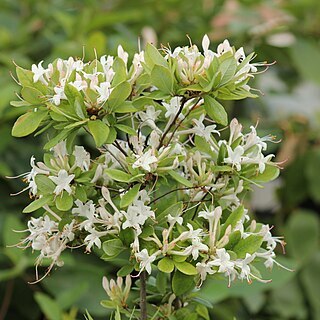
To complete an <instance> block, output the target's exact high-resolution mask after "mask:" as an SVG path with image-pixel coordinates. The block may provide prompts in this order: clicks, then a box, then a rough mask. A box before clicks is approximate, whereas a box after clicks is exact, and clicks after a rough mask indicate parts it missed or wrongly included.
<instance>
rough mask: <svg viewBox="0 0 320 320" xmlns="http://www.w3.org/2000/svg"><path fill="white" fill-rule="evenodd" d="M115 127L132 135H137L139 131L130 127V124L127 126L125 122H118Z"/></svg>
mask: <svg viewBox="0 0 320 320" xmlns="http://www.w3.org/2000/svg"><path fill="white" fill-rule="evenodd" d="M115 127H116V128H117V129H119V130H120V131H122V132H125V133H127V134H129V135H131V136H136V135H137V132H136V130H134V129H133V128H131V127H129V126H125V125H124V124H116V125H115Z"/></svg>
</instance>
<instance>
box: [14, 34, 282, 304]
mask: <svg viewBox="0 0 320 320" xmlns="http://www.w3.org/2000/svg"><path fill="white" fill-rule="evenodd" d="M209 45H210V42H209V39H208V37H207V36H205V37H204V38H203V41H202V48H203V53H202V52H200V51H199V49H198V48H197V47H196V46H195V45H191V46H190V47H182V48H180V47H178V48H176V49H174V50H170V49H166V48H165V49H164V50H163V51H164V53H165V55H162V54H161V52H159V51H158V50H157V49H156V48H154V47H153V46H152V45H147V47H146V50H145V51H144V52H140V53H137V54H136V55H135V56H134V58H133V60H132V63H131V64H129V62H128V61H129V60H128V54H127V53H126V52H124V50H123V49H122V47H121V46H120V47H119V48H118V55H117V57H112V56H103V57H102V58H101V59H100V60H94V61H92V62H90V63H83V61H81V60H74V59H73V58H69V59H68V60H61V59H58V60H56V61H55V62H54V63H52V64H49V65H48V67H47V68H44V67H42V63H39V64H38V66H36V65H33V66H32V70H31V71H29V70H24V69H21V68H19V67H18V69H17V74H18V78H19V81H20V83H21V85H22V86H23V89H22V98H23V101H20V102H15V103H14V104H15V105H17V106H20V105H24V106H27V105H28V106H30V111H29V112H27V113H26V114H24V115H22V116H21V118H20V119H19V120H18V121H17V122H16V124H15V125H14V128H13V134H14V135H16V136H24V135H27V134H30V133H32V132H33V131H35V130H37V128H38V127H42V129H40V130H41V131H44V130H52V131H51V132H53V133H57V134H55V135H54V136H53V138H52V139H51V140H49V142H48V143H47V144H46V146H45V149H50V150H51V151H50V152H49V153H46V154H45V156H44V161H43V162H37V163H35V159H34V158H33V157H32V159H31V167H32V169H31V172H29V173H27V174H24V175H23V177H24V178H25V181H26V182H27V183H28V186H27V187H26V189H28V190H29V193H30V195H31V196H32V197H33V198H34V201H33V202H32V203H31V204H30V205H29V206H27V207H26V208H25V209H24V212H27V213H29V212H33V211H36V210H38V211H39V212H41V214H42V216H41V217H40V218H38V219H35V218H31V220H30V222H29V224H28V230H29V232H30V235H29V236H28V237H27V239H25V241H24V243H25V244H26V245H27V246H31V247H32V249H33V250H36V251H40V255H39V259H38V264H40V263H41V260H42V259H43V258H44V257H46V258H50V259H51V260H52V264H51V266H53V265H61V258H60V254H61V252H62V251H63V250H65V249H67V248H72V247H79V246H84V247H85V250H86V251H87V252H90V251H92V250H94V248H99V249H102V250H101V251H103V252H104V253H103V255H102V256H101V258H102V259H104V260H110V259H114V258H115V257H116V256H117V255H119V254H123V253H124V252H127V253H129V256H130V259H129V260H128V265H127V266H126V268H125V270H126V272H125V273H126V274H123V272H122V275H123V276H125V275H127V274H131V273H132V272H134V270H135V271H136V272H137V273H138V274H140V273H141V272H143V271H144V270H145V271H146V272H147V273H148V274H151V273H153V272H156V270H157V272H161V273H165V274H166V273H174V276H173V281H180V280H179V279H182V278H181V277H185V276H188V277H190V278H192V279H194V282H192V283H193V284H194V285H193V287H194V286H195V285H198V286H200V285H201V284H202V282H203V281H205V280H206V278H207V277H208V276H210V275H214V274H222V275H224V276H226V277H227V278H228V282H229V284H230V283H231V282H232V281H233V280H235V279H240V280H247V281H248V282H251V281H252V280H253V279H256V280H259V281H263V282H264V281H265V280H263V279H262V278H261V275H260V272H259V271H258V269H257V268H256V262H258V261H263V262H264V265H265V266H266V267H268V268H270V267H272V266H273V264H278V265H279V263H278V262H277V261H276V260H275V252H274V250H275V248H276V245H277V243H281V244H282V240H281V238H278V237H273V236H272V234H271V232H270V230H271V227H270V226H269V225H263V224H261V223H257V222H256V221H255V220H251V219H250V216H249V214H248V210H247V209H246V208H245V207H244V198H245V195H246V194H247V192H248V191H249V190H250V188H251V186H252V184H260V183H264V182H267V181H270V180H273V179H275V178H276V177H277V176H278V174H279V169H278V166H277V164H276V163H273V162H272V158H273V157H274V155H272V154H266V151H267V142H269V141H272V137H271V136H265V137H259V136H258V135H257V132H256V128H255V127H253V126H252V127H251V128H250V130H249V132H247V133H246V132H244V131H243V128H242V125H241V124H239V123H238V121H237V120H236V119H233V120H231V122H230V123H229V122H228V117H227V113H226V111H225V109H224V107H223V106H222V104H221V103H220V102H219V101H220V100H233V99H243V98H246V97H254V95H253V94H252V93H251V92H250V90H251V88H250V87H249V85H248V81H249V80H250V79H251V78H252V77H253V76H254V74H255V73H256V72H257V66H259V65H258V64H257V65H255V64H252V63H251V60H252V58H253V54H251V55H249V56H248V57H246V56H245V54H244V51H243V48H240V49H238V50H235V49H234V48H233V47H231V46H230V44H229V42H228V41H227V40H225V41H224V42H223V43H222V44H220V45H219V46H218V48H217V52H213V51H211V50H210V49H209ZM30 88H32V90H31V89H30ZM32 94H34V95H33V96H32ZM218 100H219V101H218ZM30 120H32V123H33V124H35V125H33V127H32V128H28V129H25V128H26V126H25V125H24V124H25V123H27V122H29V121H30ZM228 124H229V125H228ZM227 125H228V127H229V131H228V133H227V132H226V130H221V129H222V126H227ZM81 129H85V130H84V131H81ZM78 132H85V133H89V134H90V135H91V136H92V137H93V139H94V142H95V144H96V146H97V148H98V150H99V152H100V155H99V156H98V157H96V158H93V157H92V156H91V155H90V154H89V152H87V151H86V150H85V149H84V147H83V146H74V145H73V144H72V141H73V140H72V138H73V137H74V136H75V135H76V134H77V133H78ZM49 133H50V132H49ZM69 137H71V138H70V139H69ZM101 251H99V252H101ZM119 281H120V280H119ZM128 281H129V280H127V282H128ZM192 281H193V280H192ZM121 284H122V283H121V281H120V282H119V283H118V284H117V285H116V284H115V283H114V282H112V283H111V282H110V284H109V282H108V281H107V280H104V287H105V290H106V291H107V293H108V295H109V296H110V297H111V300H117V301H118V300H119V299H118V298H119V297H118V298H117V296H122V295H123V297H122V298H123V299H122V298H121V299H120V300H121V302H119V303H118V305H119V306H122V307H123V306H124V304H125V301H126V300H127V296H128V292H127V291H128V289H125V292H122V288H121ZM130 285H131V283H130ZM130 285H129V282H128V283H127V285H126V288H127V287H130ZM172 287H173V291H174V294H176V295H180V294H183V293H185V292H187V290H189V289H190V288H188V287H187V288H186V291H183V290H182V291H181V288H180V289H179V290H178V292H177V291H176V289H175V285H174V284H173V285H172ZM120 300H119V301H120Z"/></svg>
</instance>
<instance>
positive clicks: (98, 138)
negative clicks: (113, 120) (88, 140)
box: [88, 120, 110, 147]
mask: <svg viewBox="0 0 320 320" xmlns="http://www.w3.org/2000/svg"><path fill="white" fill-rule="evenodd" d="M88 129H89V131H90V133H91V134H92V136H93V139H94V142H95V143H96V146H97V147H101V146H102V145H103V144H104V143H105V142H106V141H107V139H108V135H109V131H110V129H109V127H108V126H107V125H106V124H105V123H104V122H102V121H101V120H93V121H89V122H88Z"/></svg>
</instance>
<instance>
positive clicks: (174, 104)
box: [162, 97, 184, 120]
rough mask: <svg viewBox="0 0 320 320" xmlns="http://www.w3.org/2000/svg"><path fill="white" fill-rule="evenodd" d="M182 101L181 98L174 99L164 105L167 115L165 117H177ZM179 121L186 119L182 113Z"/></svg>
mask: <svg viewBox="0 0 320 320" xmlns="http://www.w3.org/2000/svg"><path fill="white" fill-rule="evenodd" d="M181 99H182V98H181V97H173V98H171V100H170V102H169V103H166V102H163V103H162V105H163V106H164V107H165V108H166V113H165V115H164V116H165V117H166V118H170V117H175V115H176V114H177V113H178V111H179V108H180V103H181ZM178 119H180V120H182V119H184V115H183V114H182V113H180V114H179V117H178Z"/></svg>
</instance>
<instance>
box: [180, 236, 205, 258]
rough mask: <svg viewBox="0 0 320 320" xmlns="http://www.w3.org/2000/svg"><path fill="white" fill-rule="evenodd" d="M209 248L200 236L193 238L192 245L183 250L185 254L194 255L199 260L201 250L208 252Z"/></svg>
mask: <svg viewBox="0 0 320 320" xmlns="http://www.w3.org/2000/svg"><path fill="white" fill-rule="evenodd" d="M208 250H209V248H208V246H207V245H206V244H204V243H202V242H201V240H200V238H199V237H195V238H193V239H192V245H190V246H189V247H187V248H185V249H184V250H183V252H182V254H183V255H190V254H191V255H192V258H193V260H197V259H198V257H199V252H200V251H201V252H208Z"/></svg>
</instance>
